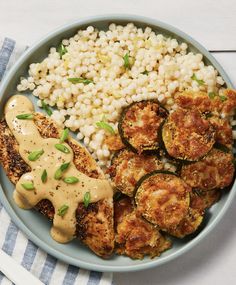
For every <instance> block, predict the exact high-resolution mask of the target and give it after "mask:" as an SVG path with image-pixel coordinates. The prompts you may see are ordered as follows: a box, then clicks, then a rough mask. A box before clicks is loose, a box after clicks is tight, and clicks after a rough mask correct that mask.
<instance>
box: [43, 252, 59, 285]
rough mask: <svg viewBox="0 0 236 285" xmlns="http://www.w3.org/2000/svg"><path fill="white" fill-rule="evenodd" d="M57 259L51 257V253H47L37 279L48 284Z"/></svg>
mask: <svg viewBox="0 0 236 285" xmlns="http://www.w3.org/2000/svg"><path fill="white" fill-rule="evenodd" d="M56 263H57V260H56V258H54V257H52V256H51V255H49V254H48V255H47V258H46V261H45V263H44V267H43V270H42V272H41V274H40V277H39V279H40V280H41V281H42V282H43V283H44V284H49V283H50V280H51V277H52V273H53V270H54V268H55V266H56Z"/></svg>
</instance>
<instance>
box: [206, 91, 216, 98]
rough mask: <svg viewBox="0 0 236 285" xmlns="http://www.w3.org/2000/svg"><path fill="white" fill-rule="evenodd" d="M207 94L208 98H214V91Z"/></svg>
mask: <svg viewBox="0 0 236 285" xmlns="http://www.w3.org/2000/svg"><path fill="white" fill-rule="evenodd" d="M208 96H209V98H210V99H214V98H215V97H216V96H217V95H216V93H215V92H209V93H208Z"/></svg>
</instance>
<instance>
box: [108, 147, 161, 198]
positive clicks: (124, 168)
mask: <svg viewBox="0 0 236 285" xmlns="http://www.w3.org/2000/svg"><path fill="white" fill-rule="evenodd" d="M163 168H164V165H163V163H162V162H161V160H160V159H158V157H157V156H155V155H142V154H140V155H138V154H136V153H134V152H132V151H130V150H128V149H124V150H121V151H119V152H118V153H117V154H116V155H115V156H114V158H113V159H112V163H111V167H110V168H109V170H108V172H109V173H110V176H111V179H112V181H113V183H114V184H115V186H116V187H117V189H118V190H119V191H121V192H122V193H124V194H126V195H128V196H130V197H133V192H134V188H135V185H136V183H137V181H138V180H139V179H140V178H141V177H142V176H144V175H145V174H147V173H150V172H152V171H154V170H161V169H163Z"/></svg>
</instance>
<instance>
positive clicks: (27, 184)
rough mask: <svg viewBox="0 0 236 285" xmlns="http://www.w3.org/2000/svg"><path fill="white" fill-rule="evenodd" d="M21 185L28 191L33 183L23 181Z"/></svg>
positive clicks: (32, 187) (31, 188)
mask: <svg viewBox="0 0 236 285" xmlns="http://www.w3.org/2000/svg"><path fill="white" fill-rule="evenodd" d="M21 186H22V187H23V188H24V189H25V190H28V191H31V190H34V184H33V183H23V184H21Z"/></svg>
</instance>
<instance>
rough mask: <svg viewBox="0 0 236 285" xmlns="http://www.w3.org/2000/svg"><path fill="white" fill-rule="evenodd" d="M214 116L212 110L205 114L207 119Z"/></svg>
mask: <svg viewBox="0 0 236 285" xmlns="http://www.w3.org/2000/svg"><path fill="white" fill-rule="evenodd" d="M212 116H213V114H212V113H211V112H209V113H206V114H205V117H206V118H207V119H208V118H211V117H212Z"/></svg>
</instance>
